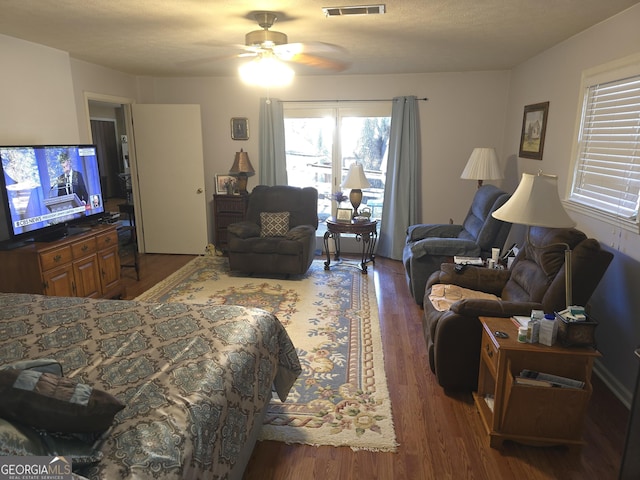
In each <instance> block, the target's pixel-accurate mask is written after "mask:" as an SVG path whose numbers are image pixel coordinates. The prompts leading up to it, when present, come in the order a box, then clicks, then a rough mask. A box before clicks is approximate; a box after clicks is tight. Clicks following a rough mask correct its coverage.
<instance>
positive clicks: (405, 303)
mask: <svg viewBox="0 0 640 480" xmlns="http://www.w3.org/2000/svg"><path fill="white" fill-rule="evenodd" d="M191 258H192V257H190V256H185V255H141V256H140V264H141V279H140V281H136V279H135V272H134V271H133V269H123V277H124V283H125V286H126V292H127V293H126V295H127V298H133V297H135V296H136V295H138V294H140V293H142V292H143V291H145V290H147V289H148V288H150V287H151V286H153V285H154V284H155V283H157V282H158V281H160V280H162V279H163V278H165V277H166V276H167V275H169V274H170V273H171V272H173V271H174V270H177V269H178V268H180V267H181V266H182V265H184V264H185V263H187V262H188V261H189V260H190V259H191ZM369 274H370V275H373V277H374V278H375V282H376V291H377V296H378V307H379V312H380V322H381V329H382V336H383V339H382V340H383V348H384V354H385V368H386V374H387V378H388V383H389V390H390V394H391V401H392V409H393V415H394V422H395V428H396V436H397V440H398V442H399V443H400V447H399V449H398V452H397V453H376V452H368V451H357V452H354V451H352V450H351V449H350V448H346V447H344V448H334V447H312V446H307V445H286V444H284V443H279V442H258V443H257V445H256V447H255V450H254V452H253V456H252V458H251V460H250V463H249V465H248V468H247V470H246V473H245V477H244V478H245V479H246V480H254V479H259V480H269V479H283V480H284V479H292V480H305V479H351V480H353V479H367V480H368V479H383V480H386V479H408V478H410V479H438V480H440V479H456V480H458V479H521V480H524V479H527V480H539V479H563V480H573V479H576V480H577V479H580V480H583V479H599V480H603V479H615V478H617V476H618V470H619V465H620V459H621V456H622V449H623V445H624V439H625V435H626V425H627V421H628V415H629V413H628V410H627V409H626V408H625V407H624V406H623V405H622V403H620V402H619V401H618V400H617V399H616V398H615V396H614V395H613V394H611V392H610V391H609V390H608V389H607V388H606V387H605V385H604V384H603V383H602V382H601V381H600V380H599V379H598V378H596V377H595V376H594V378H593V395H592V397H591V401H590V403H589V409H588V416H587V420H586V423H585V428H584V440H585V442H586V444H585V445H584V446H583V447H582V448H581V449H579V450H577V451H573V450H570V449H568V448H566V447H531V446H525V445H519V444H516V443H512V442H505V444H504V446H503V448H502V450H495V449H492V448H489V442H488V441H489V439H488V437H487V435H486V434H485V431H484V427H483V425H482V423H481V421H480V417H479V415H478V413H477V411H476V408H475V406H474V404H473V400H472V397H471V394H470V393H453V392H445V391H444V390H443V389H442V388H441V387H440V386H439V385H438V384H437V382H436V379H435V377H434V375H433V374H432V373H431V370H429V366H428V360H427V351H426V347H425V342H424V338H423V334H422V330H421V324H420V316H421V314H422V310H421V309H420V308H419V307H418V306H417V305H415V303H414V302H413V300H412V299H411V297H410V296H409V292H408V288H407V285H406V282H405V278H404V272H403V268H402V264H401V263H400V262H397V261H393V260H388V259H384V258H377V259H376V264H375V266H373V267H372V268H370V270H369Z"/></svg>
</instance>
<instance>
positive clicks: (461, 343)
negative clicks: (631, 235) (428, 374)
mask: <svg viewBox="0 0 640 480" xmlns="http://www.w3.org/2000/svg"><path fill="white" fill-rule="evenodd" d="M529 238H530V241H531V243H532V244H533V245H535V247H533V246H531V245H529V244H527V245H525V247H524V248H522V249H521V250H520V252H519V253H518V255H517V256H516V258H515V260H514V262H513V264H512V266H511V269H509V270H499V269H490V268H483V267H471V266H469V267H467V268H466V269H464V270H463V271H462V272H457V271H456V269H455V265H453V264H442V266H441V269H440V270H439V271H437V272H435V273H433V274H432V275H431V277H430V278H429V281H428V283H427V288H426V291H425V294H424V314H423V330H424V336H425V341H426V343H427V350H428V353H429V366H430V367H431V370H432V371H433V372H434V373H435V374H436V377H437V379H438V383H439V384H440V385H441V386H442V387H444V388H448V389H452V390H475V389H476V387H477V383H478V368H479V365H480V340H481V337H482V326H481V324H480V321H479V320H478V317H480V316H489V317H511V316H513V315H523V316H529V315H530V314H531V310H544V312H545V313H553V312H555V311H561V310H563V309H564V308H565V306H566V305H565V304H566V297H565V266H564V260H565V257H564V255H565V250H566V247H565V246H564V245H563V244H566V245H568V246H569V247H570V248H571V250H572V251H571V258H572V263H571V267H572V268H571V271H572V272H573V288H572V297H573V301H572V303H573V304H575V305H581V306H587V303H588V301H589V298H590V297H591V294H592V293H593V291H594V290H595V289H596V287H597V286H598V283H599V282H600V280H601V278H602V276H603V275H604V273H605V271H606V270H607V268H608V266H609V263H611V260H612V259H613V254H612V253H610V252H608V251H606V250H603V249H602V248H601V247H600V244H599V243H598V241H597V240H595V239H593V238H589V239H588V238H587V237H586V235H585V234H584V233H582V232H581V231H579V230H576V229H573V228H571V229H566V228H557V229H550V228H543V227H531V229H530V233H529ZM436 284H446V285H457V286H460V287H463V288H466V289H470V290H473V291H477V292H485V293H491V294H494V295H496V296H498V297H499V299H498V300H488V299H480V298H472V297H473V296H474V295H470V296H469V297H468V298H462V299H460V300H456V301H454V303H453V304H452V305H451V306H450V307H449V309H448V310H444V311H439V310H437V309H436V308H435V306H434V304H433V303H432V302H431V300H430V299H429V296H430V295H431V292H432V289H433V287H434V285H436Z"/></svg>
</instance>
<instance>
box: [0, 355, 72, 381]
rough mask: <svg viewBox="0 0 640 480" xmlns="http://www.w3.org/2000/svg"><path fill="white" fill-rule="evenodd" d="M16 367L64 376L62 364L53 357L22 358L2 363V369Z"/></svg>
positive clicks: (0, 366)
mask: <svg viewBox="0 0 640 480" xmlns="http://www.w3.org/2000/svg"><path fill="white" fill-rule="evenodd" d="M7 368H15V369H16V370H37V371H38V372H44V373H53V374H54V375H57V376H59V377H61V376H62V365H60V363H59V362H58V361H56V360H54V359H52V358H39V359H37V360H20V361H19V362H14V363H9V364H7V365H0V370H6V369H7Z"/></svg>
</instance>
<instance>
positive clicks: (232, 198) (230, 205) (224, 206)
mask: <svg viewBox="0 0 640 480" xmlns="http://www.w3.org/2000/svg"><path fill="white" fill-rule="evenodd" d="M248 201H249V196H248V195H218V194H216V195H214V196H213V223H214V224H215V235H214V238H215V240H214V241H215V245H216V248H217V249H218V250H220V251H221V252H226V251H227V250H228V247H229V240H228V238H227V227H228V226H229V225H231V224H232V223H236V222H241V221H243V220H244V215H245V213H246V212H247V203H248Z"/></svg>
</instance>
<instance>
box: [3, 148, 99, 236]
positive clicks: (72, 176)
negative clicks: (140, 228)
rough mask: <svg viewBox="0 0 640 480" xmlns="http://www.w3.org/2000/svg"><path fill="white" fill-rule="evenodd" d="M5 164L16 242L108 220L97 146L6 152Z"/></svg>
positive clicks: (10, 221) (8, 214)
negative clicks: (90, 219) (94, 220)
mask: <svg viewBox="0 0 640 480" xmlns="http://www.w3.org/2000/svg"><path fill="white" fill-rule="evenodd" d="M0 158H1V159H2V179H3V184H2V188H3V190H4V191H3V192H2V193H3V195H2V196H3V197H4V203H5V205H4V207H5V213H6V218H7V226H8V230H9V232H8V233H9V234H10V235H11V237H12V238H16V237H18V238H29V237H33V238H35V239H38V237H39V236H40V235H44V234H45V233H46V232H51V231H52V230H56V229H57V230H59V229H62V228H64V227H66V226H67V225H68V224H71V223H79V222H82V221H87V220H88V217H92V216H102V214H104V211H105V209H104V205H103V197H102V190H101V187H100V171H99V169H98V159H97V156H96V147H95V146H94V145H39V146H9V147H0Z"/></svg>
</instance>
